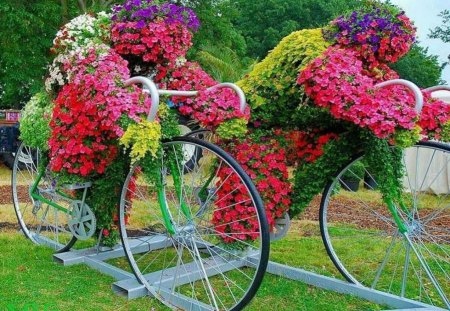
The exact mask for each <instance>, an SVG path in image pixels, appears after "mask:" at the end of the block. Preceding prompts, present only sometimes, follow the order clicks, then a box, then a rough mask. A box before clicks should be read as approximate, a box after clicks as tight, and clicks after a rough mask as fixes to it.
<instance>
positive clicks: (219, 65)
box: [195, 45, 254, 82]
mask: <svg viewBox="0 0 450 311" xmlns="http://www.w3.org/2000/svg"><path fill="white" fill-rule="evenodd" d="M195 59H196V60H197V61H198V62H199V63H200V64H201V66H202V68H203V69H204V70H205V71H206V72H208V73H209V74H210V75H211V76H212V77H213V78H214V79H215V80H217V81H220V82H236V81H238V80H240V79H241V78H242V77H243V76H244V75H245V74H246V73H247V72H249V71H250V68H251V66H252V65H253V64H254V62H252V61H251V60H250V59H246V58H244V59H243V58H242V57H239V56H238V55H237V53H236V52H235V51H233V50H232V49H230V48H228V47H220V46H212V45H205V46H201V47H200V49H199V50H198V52H197V54H196V55H195Z"/></svg>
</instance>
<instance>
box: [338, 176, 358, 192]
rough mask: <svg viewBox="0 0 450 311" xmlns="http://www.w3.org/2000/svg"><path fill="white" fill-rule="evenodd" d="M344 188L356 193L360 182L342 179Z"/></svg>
mask: <svg viewBox="0 0 450 311" xmlns="http://www.w3.org/2000/svg"><path fill="white" fill-rule="evenodd" d="M340 183H341V186H342V188H344V190H347V191H351V192H356V191H358V189H359V181H358V180H351V179H345V178H341V180H340Z"/></svg>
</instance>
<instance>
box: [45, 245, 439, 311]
mask: <svg viewBox="0 0 450 311" xmlns="http://www.w3.org/2000/svg"><path fill="white" fill-rule="evenodd" d="M140 244H141V245H140V246H139V247H138V248H136V249H134V251H136V252H144V251H148V250H149V249H155V250H156V249H160V248H163V247H165V243H164V240H163V239H162V238H161V239H159V240H158V239H155V238H153V241H151V242H150V241H149V242H148V243H146V244H142V243H140ZM124 256H125V253H124V250H123V248H122V246H121V245H118V246H116V247H115V248H113V249H110V250H107V251H103V252H102V251H99V250H98V248H95V247H93V248H89V249H83V250H74V251H70V252H66V253H60V254H55V255H53V258H54V260H55V261H56V262H58V263H60V264H62V265H64V266H71V265H75V264H86V265H87V266H89V267H91V268H93V269H95V270H98V271H99V272H101V273H103V274H106V275H109V276H111V277H113V278H114V279H115V280H116V281H115V282H114V283H113V284H112V291H113V292H114V293H116V294H117V295H120V296H123V297H125V298H127V299H135V298H139V297H143V296H147V295H149V293H148V291H147V290H146V289H145V287H144V286H143V285H142V284H140V283H139V282H138V281H137V279H136V277H135V276H134V274H133V273H130V272H127V271H125V270H122V269H120V268H118V267H116V266H113V265H112V264H109V263H107V262H106V261H107V260H110V259H115V258H120V257H124ZM248 260H249V261H250V262H251V260H252V258H251V257H249V258H248ZM211 268H212V267H211ZM217 268H218V267H217V266H215V267H214V270H215V269H217ZM228 269H230V267H227V266H226V265H223V266H220V270H221V271H226V270H228ZM166 272H167V271H166ZM267 273H270V274H273V275H277V276H281V277H284V278H287V279H291V280H295V281H300V282H302V283H305V284H308V285H312V286H315V287H318V288H321V289H324V290H329V291H334V292H337V293H341V294H348V295H352V296H355V297H358V298H362V299H365V300H367V301H370V302H373V303H376V304H379V305H386V306H389V307H390V308H392V309H390V310H402V311H406V310H411V311H413V310H417V311H419V310H420V311H431V310H434V311H438V310H439V311H443V310H444V309H441V308H437V307H434V306H430V305H428V304H425V303H421V302H418V301H414V300H410V299H407V298H402V297H399V296H395V295H391V294H388V293H385V292H381V291H377V290H374V289H371V288H367V287H364V286H361V285H356V284H351V283H348V282H345V281H341V280H338V279H335V278H331V277H327V276H323V275H319V274H317V273H313V272H309V271H306V270H303V269H300V268H296V267H291V266H288V265H283V264H280V263H277V262H273V261H270V262H269V265H268V267H267ZM196 275H197V276H196ZM166 276H167V278H170V275H166ZM195 277H196V278H199V274H198V273H197V271H196V270H195V269H193V270H192V271H190V273H189V275H186V278H190V279H191V280H192V278H195ZM148 278H149V279H154V280H159V279H160V272H159V271H156V272H152V273H150V274H149V275H148ZM160 282H164V279H163V280H162V281H160ZM181 282H182V280H181ZM168 290H170V288H168ZM179 298H180V301H179V303H180V307H181V306H183V305H186V303H191V301H189V300H190V299H189V298H188V297H183V296H181V295H180V297H179ZM198 309H199V310H205V308H202V306H201V305H198Z"/></svg>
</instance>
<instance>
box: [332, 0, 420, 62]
mask: <svg viewBox="0 0 450 311" xmlns="http://www.w3.org/2000/svg"><path fill="white" fill-rule="evenodd" d="M415 33H416V29H415V28H414V26H413V24H412V23H411V21H410V20H409V18H408V17H407V16H406V15H405V13H404V12H401V11H399V10H398V9H397V8H396V7H393V6H386V5H381V4H376V3H374V4H373V5H369V6H364V7H363V8H361V9H359V10H357V11H353V12H351V13H350V14H347V15H343V16H340V17H338V18H336V19H335V20H333V21H332V22H331V23H330V26H329V27H327V28H325V29H324V36H325V38H326V39H328V40H331V41H335V42H336V43H337V44H339V45H341V46H348V47H352V48H353V49H355V50H357V51H358V52H360V55H361V56H362V57H363V58H364V59H365V60H366V61H368V62H369V63H377V62H391V63H394V62H396V61H397V60H398V59H399V58H400V57H402V56H403V55H405V54H406V53H407V52H408V51H409V49H410V47H411V45H412V44H413V43H414V41H415Z"/></svg>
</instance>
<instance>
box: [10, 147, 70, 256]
mask: <svg viewBox="0 0 450 311" xmlns="http://www.w3.org/2000/svg"><path fill="white" fill-rule="evenodd" d="M42 157H43V155H42V153H41V152H40V150H39V149H35V148H30V147H27V146H25V145H24V144H21V145H20V147H19V149H18V150H17V153H16V156H15V159H14V166H13V170H12V180H11V184H12V195H13V204H14V210H15V212H16V216H17V219H18V222H19V226H20V229H21V230H22V232H23V233H24V235H25V236H26V237H27V238H29V239H30V240H31V241H33V242H34V243H36V244H42V245H47V246H50V247H52V248H53V249H55V251H56V252H65V251H67V250H69V249H70V248H71V247H72V246H73V245H74V244H75V242H76V241H77V239H76V238H75V237H74V236H73V234H72V233H71V232H70V230H69V228H68V214H67V213H64V212H61V211H60V210H58V209H56V208H54V207H52V206H51V205H49V204H48V202H53V203H56V204H58V205H60V206H62V207H64V208H66V209H69V208H70V201H69V200H68V199H66V198H65V197H64V196H62V195H61V194H62V192H61V193H60V194H58V193H57V191H56V189H55V185H54V184H52V180H51V179H50V178H49V176H48V174H47V173H44V176H43V177H42V178H41V179H40V181H39V183H38V184H37V188H36V190H35V193H37V194H39V195H40V196H42V197H43V198H44V199H45V200H36V199H34V198H32V197H31V190H32V188H33V185H34V183H35V182H36V180H37V179H38V175H39V171H40V170H41V169H42V164H41V161H42V160H43V158H42ZM45 201H47V203H46V202H45Z"/></svg>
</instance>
